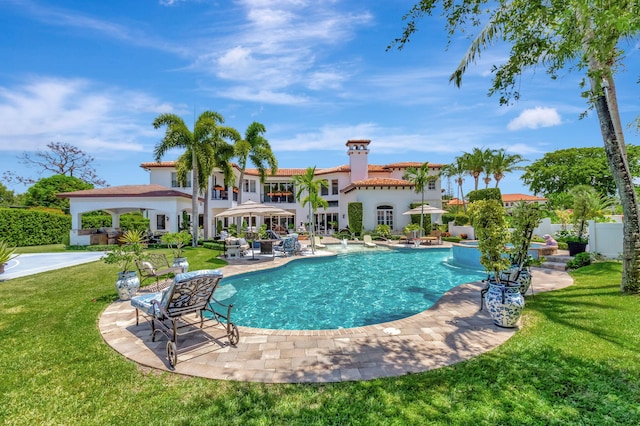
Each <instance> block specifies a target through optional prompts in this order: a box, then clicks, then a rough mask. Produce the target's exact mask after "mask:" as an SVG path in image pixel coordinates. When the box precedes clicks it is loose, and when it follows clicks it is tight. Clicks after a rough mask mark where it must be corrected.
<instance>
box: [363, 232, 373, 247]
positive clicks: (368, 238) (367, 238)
mask: <svg viewBox="0 0 640 426" xmlns="http://www.w3.org/2000/svg"><path fill="white" fill-rule="evenodd" d="M362 241H363V242H364V246H365V247H370V248H372V247H375V246H376V243H374V242H373V240H372V239H371V235H364V236H363V237H362Z"/></svg>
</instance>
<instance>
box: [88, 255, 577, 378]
mask: <svg viewBox="0 0 640 426" xmlns="http://www.w3.org/2000/svg"><path fill="white" fill-rule="evenodd" d="M286 261H288V260H287V259H284V258H276V259H275V260H271V259H269V260H268V261H257V262H247V261H245V260H240V261H234V262H233V263H234V264H233V265H229V266H226V267H224V268H223V272H224V273H225V276H230V275H234V274H235V273H237V272H238V271H242V272H246V271H247V270H248V268H251V269H262V268H267V267H273V266H274V265H279V264H282V263H284V262H286ZM532 273H533V289H534V290H535V292H536V293H537V292H543V291H549V290H555V289H559V288H563V287H566V286H569V285H571V284H572V283H573V281H572V279H571V278H570V277H569V275H568V274H566V273H565V272H559V271H551V270H545V269H538V268H533V271H532ZM481 287H482V284H481V283H479V282H474V283H469V284H464V285H461V286H458V287H456V288H454V289H452V290H451V291H449V292H448V293H446V294H445V295H444V296H443V297H442V298H441V299H440V300H439V301H438V302H437V303H436V304H435V305H434V306H433V307H432V308H430V309H428V310H426V311H424V312H421V313H419V314H417V315H414V316H412V317H409V318H405V319H402V320H397V321H392V322H388V323H384V324H377V325H372V326H366V327H358V328H349V329H341V330H301V331H294V330H264V329H255V328H247V327H239V329H240V342H239V343H238V345H237V346H236V347H232V346H228V345H225V343H226V342H227V339H226V338H225V337H224V335H225V333H224V331H223V330H219V333H216V331H217V330H214V331H213V332H210V333H208V334H205V333H195V334H192V335H189V336H185V337H182V338H179V344H178V348H179V355H178V364H177V365H176V367H175V370H173V371H175V372H177V373H180V374H185V375H191V376H199V377H206V378H211V379H222V380H239V381H253V382H266V383H298V382H340V381H351V380H368V379H374V378H379V377H390V376H399V375H403V374H407V373H417V372H422V371H426V370H431V369H434V368H438V367H443V366H446V365H450V364H453V363H456V362H460V361H463V360H466V359H469V358H472V357H475V356H477V355H480V354H482V353H484V352H486V351H488V350H491V349H493V348H495V347H496V346H498V345H500V344H502V343H504V342H505V341H506V340H507V339H509V338H510V337H511V336H512V335H513V334H514V333H515V332H516V330H517V329H503V328H499V327H497V326H495V325H493V323H492V321H491V318H490V317H489V314H488V313H487V311H486V309H485V310H483V311H479V300H480V297H479V295H480V289H481ZM232 315H233V313H232ZM99 328H100V331H101V333H102V335H103V337H104V340H105V341H106V342H107V343H108V344H109V345H111V346H112V347H113V348H114V349H115V350H116V351H118V352H120V353H121V354H122V355H123V356H125V357H127V358H129V359H130V360H132V361H135V362H136V363H138V364H140V365H143V366H147V367H151V368H155V369H158V370H168V371H169V370H170V366H169V363H168V362H167V359H166V355H165V347H166V342H167V340H166V338H165V337H164V336H162V335H161V334H160V335H157V339H156V340H157V341H156V342H152V341H151V336H150V334H151V333H150V329H151V327H150V326H149V324H148V323H147V322H145V321H141V323H140V325H139V326H136V325H135V310H134V309H133V308H132V307H131V305H130V303H129V302H128V301H126V302H122V301H118V302H115V303H113V304H112V305H110V306H109V307H108V308H107V309H106V310H105V311H104V313H103V314H102V316H101V317H100V321H99Z"/></svg>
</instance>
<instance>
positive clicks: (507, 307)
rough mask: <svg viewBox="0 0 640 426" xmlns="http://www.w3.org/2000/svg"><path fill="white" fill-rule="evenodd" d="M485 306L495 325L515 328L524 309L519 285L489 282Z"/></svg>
mask: <svg viewBox="0 0 640 426" xmlns="http://www.w3.org/2000/svg"><path fill="white" fill-rule="evenodd" d="M485 304H486V306H487V309H488V310H489V314H490V315H491V318H492V319H493V323H494V324H495V325H497V326H498V327H504V328H514V327H516V325H517V323H518V320H519V319H520V315H522V308H524V297H522V294H521V293H520V285H504V284H498V283H497V282H494V281H490V282H489V291H488V292H487V295H486V296H485Z"/></svg>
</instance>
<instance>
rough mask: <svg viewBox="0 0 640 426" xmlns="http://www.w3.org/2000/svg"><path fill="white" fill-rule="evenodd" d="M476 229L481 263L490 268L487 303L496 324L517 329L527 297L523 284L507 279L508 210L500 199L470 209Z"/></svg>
mask: <svg viewBox="0 0 640 426" xmlns="http://www.w3.org/2000/svg"><path fill="white" fill-rule="evenodd" d="M469 211H470V213H471V217H472V222H473V228H474V230H475V234H476V237H477V239H478V249H479V250H480V264H482V266H484V268H485V269H486V271H487V274H488V277H487V288H486V289H484V290H483V294H484V293H486V296H485V302H486V306H487V308H488V310H489V314H490V315H491V318H492V319H493V323H494V324H496V325H497V326H499V327H506V328H513V327H515V326H516V324H517V323H518V320H519V319H520V315H521V314H522V308H523V307H524V298H523V297H522V294H520V285H519V284H517V283H513V282H511V281H509V280H505V279H504V276H505V272H504V271H505V270H506V269H507V268H508V267H509V264H510V262H509V260H508V259H507V258H506V257H505V252H506V244H507V242H508V240H509V232H508V228H507V222H506V220H505V215H506V212H505V210H504V207H503V205H502V202H500V201H498V200H479V201H475V202H473V203H472V205H471V206H470V208H469Z"/></svg>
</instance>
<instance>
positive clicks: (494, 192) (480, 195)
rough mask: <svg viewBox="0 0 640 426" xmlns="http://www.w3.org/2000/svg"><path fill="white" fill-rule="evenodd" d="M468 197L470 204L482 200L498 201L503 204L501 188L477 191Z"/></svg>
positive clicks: (471, 192) (470, 193)
mask: <svg viewBox="0 0 640 426" xmlns="http://www.w3.org/2000/svg"><path fill="white" fill-rule="evenodd" d="M467 197H468V198H469V203H473V202H474V201H480V200H496V201H500V203H502V193H501V192H500V188H486V189H477V190H475V191H470V192H469V193H468V194H467Z"/></svg>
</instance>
